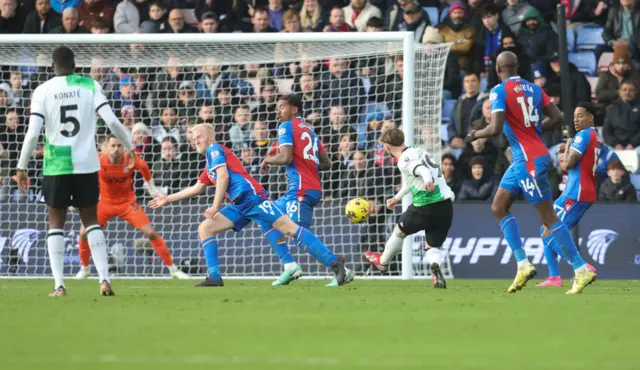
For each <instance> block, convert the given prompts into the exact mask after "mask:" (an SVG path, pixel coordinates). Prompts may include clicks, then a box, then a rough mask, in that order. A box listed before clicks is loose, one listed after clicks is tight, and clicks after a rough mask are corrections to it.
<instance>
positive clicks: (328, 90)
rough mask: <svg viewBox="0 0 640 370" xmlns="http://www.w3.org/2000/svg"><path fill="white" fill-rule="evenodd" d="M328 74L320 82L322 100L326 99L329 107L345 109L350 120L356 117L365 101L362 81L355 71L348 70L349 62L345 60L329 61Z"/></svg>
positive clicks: (333, 59) (334, 59)
mask: <svg viewBox="0 0 640 370" xmlns="http://www.w3.org/2000/svg"><path fill="white" fill-rule="evenodd" d="M329 72H330V73H329V74H328V75H327V76H326V80H324V81H322V84H323V93H324V94H323V98H324V99H328V100H329V102H330V104H331V105H341V106H343V107H345V109H346V110H347V114H348V115H349V117H350V118H353V117H356V115H357V113H358V112H359V110H360V106H361V105H362V104H363V103H364V102H365V100H366V94H365V93H364V87H363V86H362V79H360V78H359V77H358V76H357V75H356V71H355V70H353V69H351V68H349V62H348V61H346V60H345V59H340V58H332V59H330V60H329Z"/></svg>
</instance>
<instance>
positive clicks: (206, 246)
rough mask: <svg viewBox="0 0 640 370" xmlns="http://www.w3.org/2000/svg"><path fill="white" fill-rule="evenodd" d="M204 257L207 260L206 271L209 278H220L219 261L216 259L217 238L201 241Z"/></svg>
mask: <svg viewBox="0 0 640 370" xmlns="http://www.w3.org/2000/svg"><path fill="white" fill-rule="evenodd" d="M202 250H203V251H204V259H205V261H207V273H208V276H209V277H210V278H211V279H222V276H221V275H220V262H219V260H218V240H217V239H216V238H215V237H211V238H206V239H204V240H203V241H202Z"/></svg>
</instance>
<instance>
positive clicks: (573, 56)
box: [569, 51, 596, 76]
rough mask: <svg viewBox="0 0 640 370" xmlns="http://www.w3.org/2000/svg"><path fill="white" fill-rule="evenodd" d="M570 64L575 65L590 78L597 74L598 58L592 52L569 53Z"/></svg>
mask: <svg viewBox="0 0 640 370" xmlns="http://www.w3.org/2000/svg"><path fill="white" fill-rule="evenodd" d="M569 62H571V63H573V64H575V65H576V67H578V70H579V71H580V72H582V73H587V74H588V75H590V76H595V74H596V56H595V55H593V53H592V52H590V51H582V52H576V53H569Z"/></svg>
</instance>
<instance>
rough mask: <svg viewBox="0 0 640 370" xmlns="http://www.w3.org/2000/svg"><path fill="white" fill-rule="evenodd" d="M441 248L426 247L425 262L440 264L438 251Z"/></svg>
mask: <svg viewBox="0 0 640 370" xmlns="http://www.w3.org/2000/svg"><path fill="white" fill-rule="evenodd" d="M441 251H442V250H441V249H440V248H433V247H431V248H428V249H427V262H429V264H430V265H432V264H434V263H437V264H438V265H439V264H441V263H442V262H441V258H440V252H441Z"/></svg>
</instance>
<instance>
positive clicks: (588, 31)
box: [576, 24, 604, 51]
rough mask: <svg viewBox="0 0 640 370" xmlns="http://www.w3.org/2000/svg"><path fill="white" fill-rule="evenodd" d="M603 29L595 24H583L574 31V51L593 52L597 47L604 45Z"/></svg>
mask: <svg viewBox="0 0 640 370" xmlns="http://www.w3.org/2000/svg"><path fill="white" fill-rule="evenodd" d="M602 31H603V28H602V27H600V26H598V25H595V24H585V25H583V26H580V27H578V29H577V30H576V33H577V35H576V50H577V51H585V50H595V48H596V47H597V46H598V45H602V44H604V40H603V39H602Z"/></svg>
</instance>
